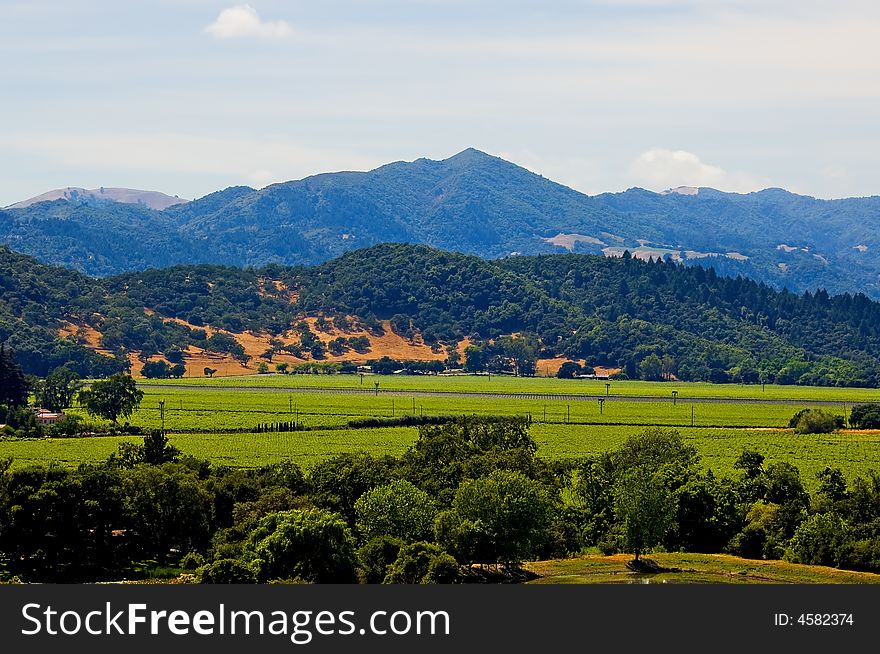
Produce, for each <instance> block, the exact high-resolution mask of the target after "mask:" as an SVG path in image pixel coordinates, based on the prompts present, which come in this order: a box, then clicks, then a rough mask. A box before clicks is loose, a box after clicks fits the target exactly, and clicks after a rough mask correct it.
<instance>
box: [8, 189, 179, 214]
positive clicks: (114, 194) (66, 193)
mask: <svg viewBox="0 0 880 654" xmlns="http://www.w3.org/2000/svg"><path fill="white" fill-rule="evenodd" d="M54 200H66V201H68V202H121V203H123V204H142V205H144V206H146V207H149V208H150V209H158V210H159V211H161V210H163V209H167V208H168V207H172V206H174V205H176V204H184V203H186V202H189V200H184V199H183V198H179V197H177V196H171V195H166V194H165V193H160V192H159V191H142V190H138V189H132V188H110V187H104V186H101V187H99V188H93V189H86V188H81V187H79V186H67V187H65V188H58V189H54V190H52V191H47V192H46V193H41V194H40V195H35V196H34V197H32V198H28V199H27V200H22V201H21V202H16V203H15V204H12V205H10V206H8V207H6V208H7V209H24V208H25V207H29V206H31V205H32V204H37V203H38V202H52V201H54Z"/></svg>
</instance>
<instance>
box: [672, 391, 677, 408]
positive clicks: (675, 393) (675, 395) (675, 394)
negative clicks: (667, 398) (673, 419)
mask: <svg viewBox="0 0 880 654" xmlns="http://www.w3.org/2000/svg"><path fill="white" fill-rule="evenodd" d="M677 398H678V391H672V406H675V403H676V399H677Z"/></svg>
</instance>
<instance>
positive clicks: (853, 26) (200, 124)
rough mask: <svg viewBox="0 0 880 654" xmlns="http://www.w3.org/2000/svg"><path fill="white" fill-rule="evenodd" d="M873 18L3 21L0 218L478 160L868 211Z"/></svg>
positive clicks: (603, 9) (465, 10) (122, 16)
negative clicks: (762, 193)
mask: <svg viewBox="0 0 880 654" xmlns="http://www.w3.org/2000/svg"><path fill="white" fill-rule="evenodd" d="M878 34H880V3H878V2H876V1H875V0H836V1H835V2H833V3H831V2H826V1H821V2H820V1H815V0H797V1H795V0H712V1H706V0H594V1H586V0H585V1H577V0H542V1H538V0H534V1H530V2H525V1H523V0H503V1H499V0H480V1H479V2H478V1H477V0H369V1H368V0H322V1H321V2H314V1H310V2H305V1H301V0H286V1H283V2H279V1H270V0H250V4H239V3H236V1H235V0H226V1H225V2H224V1H221V2H213V1H208V0H153V1H151V2H138V1H135V0H131V1H126V2H111V1H106V0H63V1H56V0H47V1H44V2H40V1H34V0H29V1H26V2H18V1H16V0H0V206H5V205H8V204H11V203H13V202H16V201H18V200H22V199H25V198H28V197H31V196H33V195H36V194H38V193H41V192H44V191H47V190H49V189H53V188H59V187H64V186H83V187H87V188H95V187H99V186H107V187H110V186H123V187H130V188H142V189H151V190H159V191H163V192H165V193H169V194H171V195H179V196H181V197H186V198H194V197H200V196H202V195H205V194H207V193H210V192H212V191H215V190H218V189H221V188H225V187H228V186H232V185H237V184H246V185H249V186H254V187H262V186H265V185H267V184H270V183H274V182H279V181H285V180H290V179H299V178H302V177H305V176H308V175H311V174H315V173H320V172H329V171H336V170H369V169H371V168H374V167H376V166H379V165H382V164H384V163H388V162H392V161H401V160H404V161H411V160H414V159H417V158H419V157H428V158H431V159H443V158H446V157H448V156H451V155H453V154H455V153H456V152H458V151H460V150H463V149H465V148H467V147H475V148H478V149H480V150H484V151H486V152H489V153H491V154H494V155H498V156H501V157H504V158H505V159H508V160H510V161H513V162H515V163H517V164H519V165H522V166H524V167H526V168H528V169H530V170H533V171H534V172H537V173H540V174H542V175H544V176H545V177H549V178H551V179H553V180H556V181H558V182H561V183H563V184H566V185H568V186H571V187H572V188H575V189H577V190H579V191H582V192H584V193H589V194H595V193H600V192H606V191H620V190H624V189H626V188H629V187H632V186H640V187H643V188H648V189H651V190H655V191H660V190H664V189H666V188H671V187H675V186H679V185H689V186H711V187H714V188H718V189H721V190H725V191H735V192H748V191H753V190H757V189H760V188H764V187H768V186H776V187H783V188H787V189H789V190H792V191H795V192H798V193H804V194H807V195H813V196H816V197H822V198H839V197H849V196H864V195H875V194H880V156H878V152H880V123H878V117H880V38H878Z"/></svg>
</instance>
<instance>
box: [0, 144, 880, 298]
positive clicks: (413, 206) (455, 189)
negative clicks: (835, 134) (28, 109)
mask: <svg viewBox="0 0 880 654" xmlns="http://www.w3.org/2000/svg"><path fill="white" fill-rule="evenodd" d="M878 233H880V197H868V198H851V199H844V200H819V199H816V198H812V197H808V196H803V195H796V194H793V193H789V192H787V191H784V190H782V189H766V190H764V191H760V192H756V193H748V194H734V193H722V192H720V191H716V190H713V189H708V188H695V187H680V188H677V189H671V190H670V191H668V192H665V193H653V192H651V191H646V190H644V189H638V188H634V189H630V190H628V191H625V192H623V193H606V194H602V195H597V196H587V195H584V194H582V193H578V192H577V191H574V190H572V189H570V188H568V187H566V186H563V185H561V184H557V183H555V182H553V181H551V180H549V179H546V178H544V177H542V176H540V175H536V174H534V173H532V172H530V171H528V170H526V169H524V168H521V167H519V166H516V165H514V164H512V163H510V162H507V161H505V160H503V159H500V158H498V157H493V156H490V155H488V154H485V153H483V152H480V151H478V150H474V149H468V150H465V151H463V152H460V153H459V154H457V155H455V156H453V157H450V158H448V159H445V160H442V161H433V160H429V159H418V160H416V161H413V162H396V163H391V164H388V165H385V166H382V167H380V168H377V169H375V170H372V171H369V172H340V173H327V174H321V175H315V176H313V177H308V178H306V179H302V180H298V181H291V182H285V183H282V184H274V185H271V186H268V187H266V188H263V189H259V190H255V189H251V188H249V187H233V188H229V189H226V190H223V191H219V192H217V193H212V194H211V195H208V196H206V197H204V198H201V199H198V200H195V201H193V202H189V203H183V204H178V205H174V206H171V207H168V208H167V209H165V210H164V211H155V210H151V209H149V208H148V207H145V206H138V205H125V204H120V203H107V204H98V205H96V204H94V203H91V202H81V201H64V202H60V203H59V201H56V202H41V203H37V204H32V205H30V206H28V207H25V208H19V209H7V210H4V211H0V242H5V243H8V244H9V245H10V246H12V247H13V248H15V249H16V250H19V251H21V252H25V253H30V254H34V255H35V256H38V257H40V259H41V260H43V261H46V262H50V263H57V264H61V265H65V266H68V267H72V268H76V269H78V270H81V271H83V272H86V273H89V274H93V275H112V274H117V273H121V272H128V271H135V270H142V269H144V268H147V267H163V266H169V265H174V264H180V263H219V264H224V265H233V266H251V265H253V266H262V265H265V264H268V263H282V264H287V265H290V264H303V265H312V264H317V263H320V262H323V261H326V260H328V259H331V258H333V257H336V256H339V255H340V254H343V253H345V252H348V251H350V250H355V249H358V248H363V247H367V246H370V245H374V244H378V243H385V242H401V243H422V244H427V245H430V246H433V247H437V248H441V249H445V250H452V251H458V252H462V253H465V254H473V255H477V256H480V257H483V258H489V259H491V258H497V257H503V256H508V255H511V254H542V253H554V252H555V253H558V252H566V251H570V252H576V253H593V254H604V255H605V256H619V255H621V254H622V253H623V252H624V251H626V250H628V251H630V252H631V253H632V254H633V255H634V256H636V257H638V258H651V257H654V258H656V257H668V258H671V259H673V260H676V261H681V262H683V263H685V264H687V265H700V266H711V267H713V268H714V269H715V270H716V271H717V272H719V273H721V274H725V275H732V276H736V275H740V274H741V275H747V276H749V277H752V278H753V279H756V280H759V281H764V282H766V283H768V284H770V285H772V286H773V287H775V288H778V289H781V288H789V289H791V290H793V291H796V292H801V291H804V290H815V289H816V288H820V287H821V288H825V289H827V290H828V291H829V292H831V293H842V292H863V293H866V294H868V295H869V296H871V297H875V298H880V242H878V241H877V234H878Z"/></svg>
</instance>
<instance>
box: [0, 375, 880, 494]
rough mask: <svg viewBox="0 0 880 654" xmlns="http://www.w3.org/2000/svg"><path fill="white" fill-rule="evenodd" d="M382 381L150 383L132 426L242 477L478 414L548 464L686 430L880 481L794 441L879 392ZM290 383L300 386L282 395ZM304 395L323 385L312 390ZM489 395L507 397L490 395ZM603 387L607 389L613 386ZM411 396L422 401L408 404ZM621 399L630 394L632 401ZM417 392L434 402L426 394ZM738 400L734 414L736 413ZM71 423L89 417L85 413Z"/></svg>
mask: <svg viewBox="0 0 880 654" xmlns="http://www.w3.org/2000/svg"><path fill="white" fill-rule="evenodd" d="M373 379H378V380H379V382H380V385H382V384H384V385H387V386H394V385H397V387H396V388H394V389H391V388H389V389H388V390H389V391H391V392H388V393H379V394H375V393H374V392H373V393H370V392H365V393H343V392H337V391H338V390H339V389H345V388H347V387H351V386H352V385H353V384H357V385H358V386H360V379H359V376H354V375H312V376H309V375H303V376H258V377H253V376H251V377H247V378H236V379H232V378H225V379H214V380H186V381H184V382H180V381H174V382H164V383H162V382H160V383H156V382H150V383H142V384H141V388H142V390H143V391H144V393H145V395H144V399H143V401H142V403H141V406H140V408H139V409H138V410H137V411H135V413H134V414H133V415H132V417H131V418H130V419H129V421H128V422H130V423H131V424H132V425H136V426H139V427H143V428H159V427H160V426H161V425H162V418H161V412H160V409H159V403H160V402H164V426H165V428H166V431H168V432H169V434H170V436H169V438H170V440H171V442H172V443H173V444H174V445H175V446H177V447H178V448H180V449H181V450H182V451H183V452H184V453H185V454H190V455H193V456H196V457H199V458H205V459H210V460H212V461H215V462H218V463H222V464H226V465H231V466H241V467H253V466H259V465H265V464H269V463H276V462H279V461H283V460H286V459H290V460H292V461H294V462H296V463H297V464H298V465H300V466H302V467H304V468H308V467H310V466H312V465H313V464H314V463H315V462H317V461H320V460H322V459H326V458H328V457H331V456H334V455H337V454H340V453H343V452H351V451H359V450H363V451H367V452H370V453H372V454H392V455H400V454H401V453H403V452H404V451H405V450H406V448H407V447H408V446H409V445H411V444H412V443H413V442H414V441H415V439H416V437H417V434H418V430H417V429H416V428H414V427H381V428H371V429H351V428H349V427H347V424H348V422H349V421H351V420H355V419H359V418H368V417H379V418H390V417H399V416H402V415H412V414H415V415H427V416H432V415H453V414H454V415H473V414H476V415H530V416H531V417H532V420H533V423H532V427H531V433H532V436H533V437H534V439H535V441H536V442H537V444H538V448H539V449H538V455H539V456H541V457H544V458H547V459H564V458H576V457H584V456H589V455H596V454H600V453H602V452H605V451H608V450H610V449H613V448H615V447H617V446H619V445H620V444H621V443H622V442H623V441H624V440H625V439H626V438H627V437H629V436H630V435H632V434H634V433H637V432H639V431H641V430H642V429H644V428H646V427H648V426H663V427H674V428H676V429H678V430H679V431H680V432H681V433H682V435H683V436H684V438H685V439H686V440H687V441H688V442H690V443H691V444H693V445H694V447H696V449H697V451H698V452H699V454H700V456H701V457H702V461H703V465H704V466H705V467H706V468H711V469H712V470H713V471H714V472H716V473H717V474H732V473H733V472H734V468H733V465H734V462H735V461H736V459H737V457H738V456H739V455H740V454H741V453H742V451H743V450H745V449H753V450H757V451H758V452H761V453H762V454H763V455H764V456H765V457H766V459H767V461H768V462H774V461H787V462H790V463H793V464H795V465H797V466H798V467H799V468H800V469H801V473H802V478H803V480H804V483H805V484H806V486H807V487H808V488H813V487H814V486H815V484H816V473H817V472H819V471H821V470H823V469H824V468H825V467H826V466H836V467H839V468H841V470H843V471H844V473H845V474H846V475H847V477H849V478H852V477H855V476H858V475H862V474H865V473H867V472H868V471H870V470H876V469H878V468H880V433H877V432H840V433H834V434H827V435H810V436H804V435H797V434H794V433H793V432H792V431H790V430H788V429H786V427H787V425H788V421H789V419H790V418H791V416H792V415H794V414H795V413H796V412H797V411H798V410H800V409H802V408H804V406H808V405H809V402H810V401H811V400H812V401H823V400H824V401H827V400H828V399H829V398H836V401H841V402H843V401H844V400H843V398H848V400H847V401H849V400H850V399H854V398H863V401H864V399H870V398H871V397H872V394H874V393H876V392H877V391H875V390H871V389H820V388H806V387H780V386H775V387H771V386H768V387H767V393H768V394H769V395H771V396H772V398H773V400H774V401H773V402H772V403H766V402H765V403H760V401H759V399H756V398H755V397H754V395H755V392H756V391H757V393H761V390H760V386H758V387H755V388H749V387H741V386H733V385H713V384H691V385H677V384H675V385H673V384H667V383H648V382H615V383H614V388H615V392H620V393H621V394H622V396H618V397H616V398H613V399H612V400H610V401H605V402H604V404H603V405H602V406H600V404H599V401H598V399H596V398H589V399H583V398H569V397H565V398H563V399H544V398H543V397H542V396H543V395H544V394H545V393H546V394H548V395H549V394H559V393H560V392H561V391H562V390H565V389H574V390H577V389H579V388H580V389H592V390H591V392H593V391H595V390H597V389H598V383H596V382H584V381H571V380H554V379H517V378H510V377H502V378H497V377H494V376H493V379H492V382H489V381H488V378H482V377H473V376H471V377H399V376H387V377H380V378H372V377H369V376H365V380H364V383H365V385H367V384H372V383H373V382H372V380H373ZM255 381H258V382H260V383H267V384H268V386H267V387H266V388H262V389H261V388H260V387H258V386H254V385H253V384H254V382H255ZM209 382H210V383H209ZM319 382H320V384H321V385H318V383H319ZM496 382H497V387H496V386H494V385H495V384H496ZM286 383H289V384H291V385H290V386H288V387H287V388H284V387H279V386H278V385H279V384H286ZM303 383H306V384H314V386H311V387H308V386H305V387H304V386H302V384H303ZM490 383H491V384H492V385H493V386H492V387H491V388H497V390H498V392H499V393H501V395H500V396H498V397H495V396H494V395H486V394H485V391H486V389H487V388H488V387H489V386H488V385H489V384H490ZM294 384H295V385H296V386H294ZM583 384H586V385H583ZM601 384H602V388H604V382H602V383H601ZM346 385H348V386H346ZM672 388H677V389H680V390H679V398H678V400H677V401H676V402H675V403H673V402H670V401H668V397H664V395H665V394H666V393H668V392H669V391H670V389H672ZM442 389H447V391H449V393H450V394H447V393H445V392H443V390H442ZM450 389H451V390H450ZM407 390H409V391H410V392H412V393H413V394H412V395H407ZM624 390H625V391H626V393H628V395H623V392H624ZM786 390H787V391H790V392H792V393H799V394H800V395H799V399H792V400H787V399H786V396H785V395H784V392H785V391H786ZM416 391H423V392H430V393H432V394H422V395H419V394H417V393H416ZM686 392H687V393H689V394H690V395H691V397H693V398H701V399H700V401H696V400H695V401H694V402H690V401H688V399H687V396H686V395H685V393H686ZM467 393H476V394H471V395H469V394H467ZM724 393H726V394H727V395H726V396H725V395H723V394H724ZM713 394H714V395H713ZM749 394H751V395H749ZM636 396H639V397H636ZM683 396H684V397H683ZM652 397H656V398H657V400H656V401H654V400H652V399H651V398H652ZM713 398H717V399H713ZM730 399H733V400H734V401H726V400H730ZM761 399H763V398H761ZM824 408H825V410H827V411H829V412H831V413H834V414H837V415H841V416H844V417H845V416H846V415H847V412H848V410H849V408H850V406H849V405H848V404H839V405H831V406H826V407H824ZM70 412H71V413H75V414H81V415H85V414H84V413H83V411H82V409H78V408H73V409H71V410H70ZM87 419H89V420H91V418H87ZM293 421H297V422H299V423H300V424H302V425H303V426H305V427H306V428H307V429H308V430H307V431H297V432H290V433H272V432H270V433H257V432H258V431H259V430H258V426H259V425H264V424H267V423H278V422H293ZM194 432H203V433H194ZM206 432H207V433H206ZM233 432H237V433H233ZM123 440H130V441H138V440H139V439H138V437H92V438H81V439H42V440H20V441H18V440H14V439H8V440H2V441H0V457H13V459H14V464H13V465H15V466H16V467H18V466H22V465H26V464H28V463H32V462H46V461H52V462H55V463H57V464H58V465H62V466H76V465H79V464H80V463H88V462H97V461H102V460H105V459H106V458H107V457H109V456H110V454H112V453H113V452H115V451H116V450H117V448H118V446H119V443H120V442H121V441H123Z"/></svg>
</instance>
